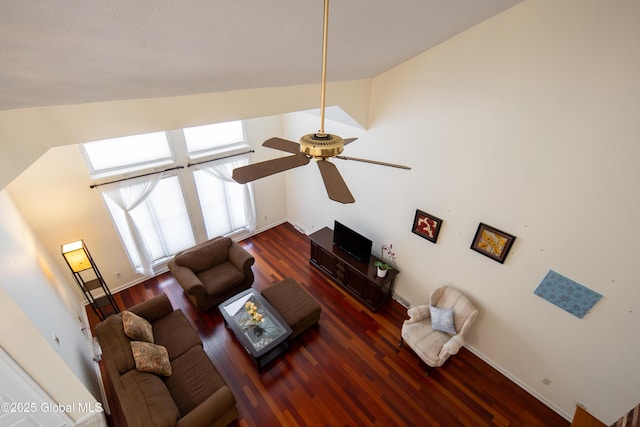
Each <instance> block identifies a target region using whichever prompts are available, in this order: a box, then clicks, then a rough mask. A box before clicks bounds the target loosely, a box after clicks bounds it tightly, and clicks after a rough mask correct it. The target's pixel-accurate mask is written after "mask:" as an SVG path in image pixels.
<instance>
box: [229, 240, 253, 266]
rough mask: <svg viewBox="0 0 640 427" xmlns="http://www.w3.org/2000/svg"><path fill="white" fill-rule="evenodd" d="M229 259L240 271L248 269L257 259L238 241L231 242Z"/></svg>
mask: <svg viewBox="0 0 640 427" xmlns="http://www.w3.org/2000/svg"><path fill="white" fill-rule="evenodd" d="M229 261H231V263H232V264H233V265H235V266H236V268H237V269H238V270H240V271H247V270H248V269H250V268H251V266H252V265H253V263H254V262H255V261H256V259H255V258H254V257H253V255H251V254H250V253H249V252H247V250H246V249H245V248H243V247H242V246H241V245H240V244H239V243H238V242H233V241H232V242H231V246H230V247H229Z"/></svg>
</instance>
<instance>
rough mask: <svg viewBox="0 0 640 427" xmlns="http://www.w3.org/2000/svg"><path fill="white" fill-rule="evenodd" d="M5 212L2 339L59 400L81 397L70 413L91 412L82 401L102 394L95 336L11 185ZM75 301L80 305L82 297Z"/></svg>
mask: <svg viewBox="0 0 640 427" xmlns="http://www.w3.org/2000/svg"><path fill="white" fill-rule="evenodd" d="M0 218H2V221H0V345H1V346H2V347H3V348H4V349H5V351H6V352H7V353H8V354H9V355H11V357H12V358H13V359H14V360H16V361H17V362H18V363H19V364H20V365H21V367H22V368H23V369H24V370H25V372H27V373H28V374H29V375H30V376H31V377H32V378H33V380H34V381H35V382H36V383H38V384H39V385H40V386H41V387H42V388H43V389H44V390H45V391H46V392H47V393H48V394H49V395H50V396H51V397H52V398H53V399H55V401H56V402H57V403H62V404H65V405H67V404H73V403H76V410H75V411H74V412H73V413H71V414H69V415H70V416H71V418H72V419H73V420H74V421H79V420H81V419H83V418H84V417H85V416H87V414H83V413H80V412H78V409H77V408H78V407H79V405H77V404H79V403H87V404H89V405H91V407H93V406H94V404H95V402H96V397H98V398H100V389H99V386H98V381H97V377H96V371H95V364H94V362H93V361H92V357H93V354H92V349H91V341H90V338H89V337H88V336H87V335H85V334H84V333H83V332H82V330H81V328H82V323H81V322H80V320H79V319H77V318H76V317H75V316H76V315H77V311H75V312H74V310H70V308H69V307H68V306H67V305H66V304H65V302H64V301H63V299H62V297H61V295H68V292H67V291H66V289H65V287H64V284H62V286H61V284H60V283H59V281H58V279H57V277H59V276H60V273H59V272H58V271H56V270H57V267H56V266H55V264H54V263H53V262H52V261H51V259H50V257H49V255H48V253H47V251H46V250H44V248H43V247H42V245H41V244H40V242H39V241H38V239H37V237H36V236H35V235H34V234H33V233H32V232H31V230H30V228H29V226H28V225H27V224H26V223H25V222H24V220H23V219H22V217H21V216H20V214H19V212H18V211H17V209H16V208H15V206H14V204H13V202H12V201H11V198H10V197H9V195H8V194H7V192H6V191H2V192H0ZM68 296H69V298H70V299H71V300H73V299H74V296H73V295H68ZM73 306H74V307H75V308H76V310H79V309H80V304H79V302H78V301H75V302H74V303H73ZM56 338H57V340H58V342H56Z"/></svg>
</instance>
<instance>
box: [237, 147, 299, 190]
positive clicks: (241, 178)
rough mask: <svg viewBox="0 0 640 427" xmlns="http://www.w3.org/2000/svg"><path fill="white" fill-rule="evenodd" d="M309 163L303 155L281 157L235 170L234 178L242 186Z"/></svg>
mask: <svg viewBox="0 0 640 427" xmlns="http://www.w3.org/2000/svg"><path fill="white" fill-rule="evenodd" d="M307 163H309V158H308V157H307V156H305V155H304V154H302V153H299V154H296V155H293V156H287V157H280V158H277V159H272V160H265V161H264V162H258V163H253V164H251V165H247V166H241V167H239V168H235V169H234V170H233V174H232V178H233V180H234V181H236V182H238V183H240V184H246V183H247V182H251V181H255V180H256V179H260V178H264V177H265V176H269V175H273V174H276V173H278V172H284V171H286V170H289V169H293V168H297V167H298V166H304V165H306V164H307Z"/></svg>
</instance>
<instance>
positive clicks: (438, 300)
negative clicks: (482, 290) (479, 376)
mask: <svg viewBox="0 0 640 427" xmlns="http://www.w3.org/2000/svg"><path fill="white" fill-rule="evenodd" d="M430 306H434V307H438V308H443V309H453V325H452V326H454V327H455V334H450V333H446V332H441V331H439V330H435V329H434V328H433V325H432V316H431V310H430ZM407 314H408V315H409V319H407V320H405V322H404V324H403V325H402V337H401V341H400V345H401V346H402V345H403V343H404V342H406V343H407V344H408V345H409V347H411V349H412V350H413V351H414V352H415V353H416V355H418V357H420V359H422V360H423V361H424V363H426V364H427V365H428V366H430V367H432V368H437V367H440V366H442V365H443V364H444V362H445V361H446V360H447V359H448V358H449V356H451V355H453V354H456V353H457V352H458V350H460V347H462V345H463V344H464V337H465V335H466V334H467V332H469V329H470V328H471V325H473V322H474V321H475V320H476V317H477V316H478V310H477V309H476V308H475V307H474V306H473V304H471V301H469V299H468V298H467V297H466V296H464V295H462V293H460V291H458V290H456V289H454V288H451V287H449V286H443V287H440V288H438V289H436V290H434V291H433V292H431V295H430V296H429V305H419V306H416V307H411V308H410V309H409V310H408V311H407ZM436 326H437V325H436Z"/></svg>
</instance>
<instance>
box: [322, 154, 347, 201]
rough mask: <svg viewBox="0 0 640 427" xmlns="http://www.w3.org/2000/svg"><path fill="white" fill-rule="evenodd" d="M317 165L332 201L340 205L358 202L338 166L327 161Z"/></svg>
mask: <svg viewBox="0 0 640 427" xmlns="http://www.w3.org/2000/svg"><path fill="white" fill-rule="evenodd" d="M316 163H317V164H318V168H319V169H320V175H322V180H323V181H324V186H325V188H326V189H327V195H328V196H329V198H330V199H331V200H334V201H336V202H340V203H353V202H355V201H356V199H354V198H353V195H352V194H351V191H349V187H347V184H346V183H345V182H344V179H342V175H340V172H338V168H336V165H334V164H333V163H331V162H328V161H326V160H318V161H317V162H316Z"/></svg>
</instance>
